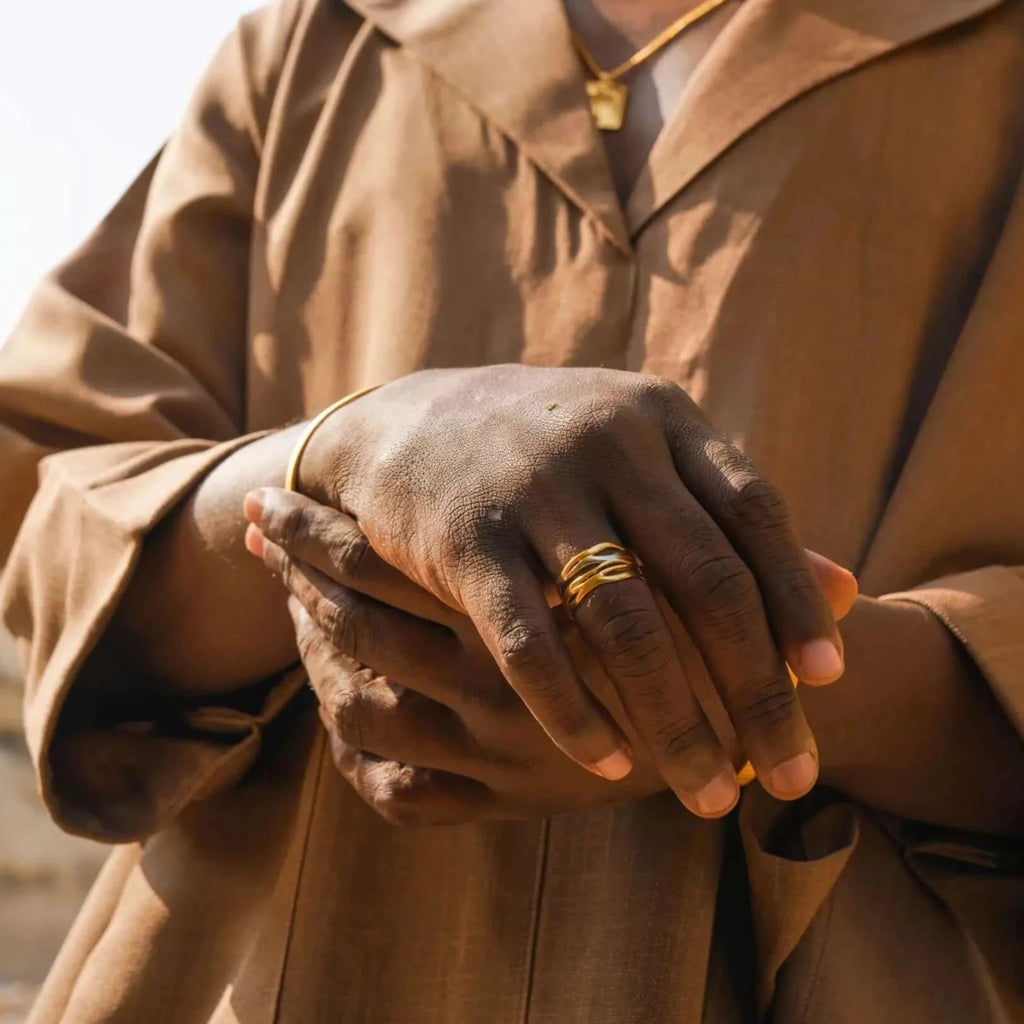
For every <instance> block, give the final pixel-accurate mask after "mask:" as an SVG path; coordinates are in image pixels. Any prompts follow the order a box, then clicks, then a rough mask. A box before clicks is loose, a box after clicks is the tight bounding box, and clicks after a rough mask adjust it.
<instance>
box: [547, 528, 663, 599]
mask: <svg viewBox="0 0 1024 1024" xmlns="http://www.w3.org/2000/svg"><path fill="white" fill-rule="evenodd" d="M643 575H644V574H643V570H642V569H641V567H640V561H639V559H638V558H637V557H636V555H634V554H633V553H632V552H631V551H627V550H626V548H624V547H623V546H622V545H621V544H615V543H613V542H612V541H604V542H603V543H601V544H594V545H593V546H592V547H589V548H586V549H585V550H583V551H580V552H578V553H577V554H575V555H573V556H572V558H570V559H569V561H568V562H566V563H565V565H563V566H562V571H561V572H560V573H559V574H558V592H559V594H560V595H561V597H562V603H563V604H564V605H565V607H566V609H567V610H568V611H570V612H571V611H575V610H576V609H577V608H578V607H579V606H580V604H581V603H582V601H583V600H584V598H586V596H587V595H588V594H589V593H590V592H591V591H592V590H595V589H596V588H597V587H600V586H602V585H603V584H605V583H621V582H622V581H623V580H637V579H643Z"/></svg>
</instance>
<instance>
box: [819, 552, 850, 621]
mask: <svg viewBox="0 0 1024 1024" xmlns="http://www.w3.org/2000/svg"><path fill="white" fill-rule="evenodd" d="M807 558H808V559H809V560H810V563H811V568H812V569H813V570H814V575H815V576H816V577H817V580H818V582H819V583H820V584H821V589H822V590H824V591H825V597H826V598H827V599H828V603H829V607H830V608H831V609H832V614H833V615H834V616H835V618H836V621H837V622H838V621H839V620H840V619H841V618H843V617H844V616H845V615H847V614H848V613H849V611H850V609H851V608H852V607H853V602H854V601H856V600H857V590H858V588H857V577H856V576H854V575H853V573H852V572H850V571H849V570H848V569H844V568H843V567H842V566H841V565H836V563H835V562H833V561H832V560H831V559H829V558H826V557H825V556H824V555H819V554H818V553H817V552H816V551H811V550H810V549H808V550H807Z"/></svg>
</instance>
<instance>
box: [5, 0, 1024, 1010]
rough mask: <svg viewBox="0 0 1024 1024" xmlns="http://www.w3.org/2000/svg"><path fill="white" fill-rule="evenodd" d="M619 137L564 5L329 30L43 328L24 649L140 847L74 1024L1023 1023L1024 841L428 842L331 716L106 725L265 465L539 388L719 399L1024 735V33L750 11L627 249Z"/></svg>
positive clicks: (722, 39)
mask: <svg viewBox="0 0 1024 1024" xmlns="http://www.w3.org/2000/svg"><path fill="white" fill-rule="evenodd" d="M585 102H586V101H585V97H584V92H583V87H582V78H581V71H580V67H579V64H578V61H577V59H576V58H575V56H574V54H573V52H572V48H571V45H570V41H569V35H568V28H567V24H566V21H565V17H564V14H563V12H562V9H561V6H560V4H559V3H558V0H533V2H532V3H530V4H529V5H523V4H516V3H510V2H497V0H492V2H485V0H356V2H353V3H350V4H349V5H348V6H347V7H346V6H343V5H342V4H341V3H340V2H333V0H285V2H283V3H281V4H279V5H276V6H273V7H271V8H268V9H267V10H265V11H262V12H260V13H257V14H255V15H253V16H250V17H248V18H246V19H245V20H244V21H243V22H242V24H241V26H240V28H239V30H238V32H237V33H236V34H235V35H233V36H232V38H231V39H230V40H229V41H228V42H227V43H226V44H225V46H224V48H223V49H222V50H221V51H220V53H219V54H218V56H217V57H216V59H215V60H214V62H213V64H212V65H211V67H210V69H209V71H208V73H207V74H206V76H205V77H204V79H203V81H202V83H201V84H200V86H199V88H198V91H197V93H196V95H195V98H194V100H193V103H192V105H191V107H190V108H189V111H188V113H187V115H186V117H185V119H184V122H183V124H182V125H181V127H180V129H179V130H178V132H177V133H176V134H175V135H174V137H173V138H172V139H171V140H170V141H169V142H168V144H167V146H166V147H165V149H164V150H163V151H162V153H161V155H160V156H159V158H158V159H157V160H156V161H155V162H154V163H153V164H152V165H151V166H150V167H149V168H148V169H147V170H146V172H145V173H144V174H143V176H142V177H141V178H140V179H139V181H138V182H137V183H136V184H135V185H134V186H133V188H132V189H131V190H130V191H129V192H128V193H127V194H126V195H125V197H124V199H123V200H122V201H121V202H120V203H119V204H118V206H117V207H116V208H115V209H114V211H113V212H112V213H111V214H110V216H109V217H108V218H107V219H106V221H104V223H103V224H102V225H101V226H100V228H99V229H98V230H97V232H96V233H95V234H94V235H93V237H92V238H91V239H89V241H88V242H87V243H86V244H85V246H84V247H83V248H82V249H81V250H79V251H78V252H77V253H76V254H74V255H73V256H72V257H71V258H70V259H69V260H68V261H67V262H66V263H65V264H64V265H63V266H62V267H60V268H59V269H58V270H57V271H56V272H55V273H54V274H53V275H52V276H51V277H50V278H49V279H48V280H47V281H45V282H44V283H43V284H42V285H41V286H40V287H39V290H38V292H37V293H36V295H35V297H34V298H33V300H32V302H31V304H30V306H29V308H28V310H27V312H26V314H25V317H24V319H23V321H22V322H21V324H20V326H19V327H18V329H17V331H16V333H15V335H14V337H13V338H12V340H11V341H10V342H9V344H8V345H7V346H6V347H5V348H4V349H3V351H2V353H0V473H2V477H0V483H2V491H0V493H2V494H3V499H2V500H3V505H2V517H0V557H3V555H4V554H6V552H7V549H8V547H9V545H10V544H11V543H12V542H13V549H12V550H11V553H10V557H9V560H8V565H7V570H6V574H5V579H4V590H3V606H4V610H5V618H6V621H7V622H8V624H9V626H10V628H11V630H12V631H13V632H14V634H15V635H16V636H17V637H18V638H19V640H20V644H21V649H22V652H23V654H24V657H25V664H26V675H27V683H28V695H27V703H26V724H27V730H28V736H29V741H30V744H31V747H32V750H33V754H34V756H35V758H36V761H37V765H38V768H39V775H40V783H41V788H42V792H43V795H44V798H45V800H46V801H47V804H48V806H49V807H50V809H51V811H52V812H53V814H54V815H55V817H56V818H57V820H58V821H59V822H60V823H61V824H62V825H64V826H65V827H66V828H68V829H70V830H72V831H76V832H80V833H84V834H88V835H94V836H99V837H102V838H106V839H109V840H112V841H116V842H121V843H124V844H125V845H122V846H120V847H119V848H118V849H117V850H116V851H115V852H114V853H113V855H112V857H111V860H110V861H109V863H108V865H107V867H106V869H105V871H104V872H103V875H102V876H101V878H100V880H99V882H98V883H97V886H96V888H95V890H94V892H93V894H92V896H91V897H90V899H89V902H88V904H87V906H86V907H85V909H84V910H83V912H82V915H81V917H80V919H79V921H78V923H77V924H76V926H75V928H74V930H73V932H72V934H71V936H70V937H69V939H68V942H67V944H66V946H65V948H64V950H63V952H62V953H61V955H60V957H59V959H58V961H57V963H56V965H55V967H54V970H53V972H52V974H51V976H50V979H49V981H48V982H47V985H46V987H45V989H44V991H43V994H42V997H41V1001H40V1004H39V1006H38V1007H37V1009H36V1012H35V1016H34V1017H33V1020H34V1021H35V1022H36V1024H44V1022H45V1024H50V1022H54V1024H55V1022H57V1021H62V1022H65V1024H85V1022H90V1024H91V1022H99V1021H117V1022H121V1021H143V1022H145V1024H159V1022H165V1021H166V1022H175V1024H199V1022H218V1024H220V1022H228V1021H237V1022H240V1024H263V1022H268V1024H269V1022H271V1021H279V1022H283V1024H317V1022H329V1021H330V1022H335V1021H342V1022H346V1024H348V1022H353V1024H355V1022H366V1024H371V1022H372V1024H627V1022H638V1024H641V1022H642V1024H669V1022H687V1024H689V1022H697V1021H700V1020H702V1018H703V1020H705V1021H707V1022H708V1024H732V1022H734V1021H744V1020H751V1019H753V1018H754V1017H755V1016H756V1015H758V1014H762V1015H767V1016H769V1017H771V1019H774V1020H775V1021H778V1022H780V1024H798V1022H805V1021H806V1022H812V1024H818V1022H828V1024H864V1022H869V1021H870V1022H876V1021H877V1022H885V1021H899V1022H901V1024H937V1022H940V1024H942V1022H949V1024H966V1022H971V1024H976V1022H977V1024H986V1022H992V1024H996V1022H1000V1024H1002V1022H1007V1021H1020V1020H1024V855H1022V852H1021V850H1020V847H1019V845H1017V846H1015V845H1013V844H1012V843H1011V842H1010V841H1009V840H1001V839H1000V838H999V837H990V838H988V839H983V838H982V837H979V836H971V835H952V834H950V833H949V832H948V831H942V830H938V829H933V828H929V827H928V826H926V825H914V826H911V825H910V824H909V823H905V822H894V821H891V820H884V819H882V818H880V817H879V816H878V815H876V814H874V813H873V812H871V811H870V809H867V808H864V807H861V806H858V805H857V804H855V803H854V802H852V801H850V800H848V799H847V798H845V797H844V796H843V795H842V794H839V793H834V792H830V791H827V790H822V791H819V792H817V793H815V794H812V796H810V797H808V798H805V799H804V800H803V801H800V802H799V803H798V804H796V805H794V806H783V805H781V804H776V803H774V802H773V801H771V800H769V799H768V798H767V797H766V796H765V795H764V794H763V792H761V791H760V790H759V789H758V788H757V787H756V786H755V787H751V788H750V789H749V790H747V791H746V792H745V795H744V797H743V801H742V806H741V809H740V812H739V815H738V824H739V827H738V832H737V830H736V821H735V819H733V820H732V821H730V822H727V823H725V824H723V823H717V822H706V821H699V820H697V819H694V818H692V817H690V816H689V815H688V814H687V813H686V812H685V811H684V810H683V808H682V807H680V806H679V805H678V804H677V803H676V802H674V801H673V800H672V799H670V798H668V797H665V796H656V797H653V798H651V799H648V800H644V801H641V802H639V803H635V804H628V805H623V806H619V807H615V808H609V809H599V810H591V811H587V812H585V813H580V814H575V815H569V816H566V817H563V818H557V819H553V820H551V821H545V822H534V823H508V824H502V823H497V824H495V823H490V824H481V825H471V826H465V827H459V828H455V829H438V830H420V831H403V830H395V829H391V828H389V827H387V826H385V825H384V824H382V823H381V822H380V821H379V820H378V819H377V818H375V817H374V815H373V814H372V813H371V812H370V811H369V810H367V809H366V808H365V807H364V806H363V805H362V804H361V803H360V802H359V801H358V799H357V798H356V797H355V796H354V795H353V794H352V793H351V792H350V791H349V790H348V788H347V787H346V785H345V783H344V782H343V781H342V780H341V779H340V778H339V777H338V776H337V775H336V773H335V772H333V770H331V768H330V765H329V760H328V759H327V758H326V757H325V754H324V750H323V744H322V739H321V738H320V733H319V730H317V728H316V723H315V715H313V714H312V713H311V708H310V703H309V701H308V699H307V698H305V697H302V696H298V693H299V691H300V690H301V689H302V684H303V679H302V676H301V674H300V673H299V672H294V673H292V674H290V675H289V676H287V677H285V678H284V679H283V680H281V681H280V682H279V683H278V684H277V685H275V686H273V687H271V688H269V690H268V691H267V694H268V695H267V696H266V697H265V701H264V703H263V704H262V706H258V707H255V708H254V707H250V706H245V705H244V704H243V703H241V702H240V703H237V704H236V705H235V706H231V707H195V706H188V707H169V708H165V709H163V710H162V711H161V712H160V713H158V714H152V715H149V716H148V717H146V718H143V720H139V719H140V715H139V712H138V710H137V709H136V708H133V707H127V706H126V707H124V708H113V709H110V708H106V709H93V713H91V714H83V713H82V709H81V708H79V709H78V712H77V713H76V714H73V715H72V714H69V715H66V716H65V718H64V719H63V720H62V719H61V717H60V716H61V713H62V710H63V709H65V708H66V707H67V706H68V705H67V702H68V700H69V697H70V698H71V699H72V701H73V698H74V694H75V689H74V688H75V684H76V681H78V680H79V679H80V675H81V670H82V666H83V663H84V662H85V659H86V657H87V656H88V654H89V652H90V651H91V650H92V649H93V647H94V646H95V644H96V641H97V638H98V637H99V636H101V635H102V632H103V629H104V626H105V624H106V622H107V621H108V619H109V617H110V615H111V612H112V610H113V608H115V607H116V605H117V601H118V599H119V595H121V594H122V593H123V591H124V589H125V586H126V584H127V581H128V580H129V578H130V576H131V573H132V569H133V565H134V564H135V561H136V559H137V556H138V552H139V548H140V545H141V544H142V542H143V540H144V538H145V536H146V534H147V532H148V531H149V530H151V529H152V528H153V527H154V525H155V524H157V523H159V521H160V520H161V518H162V517H163V516H165V515H166V514H167V512H168V510H169V509H170V508H172V507H173V506H174V504H175V503H176V502H177V501H178V500H179V499H180V498H181V496H182V495H184V494H186V493H187V492H188V491H189V489H190V488H191V487H193V486H194V484H195V482H196V480H197V479H198V478H199V477H200V476H201V475H202V474H203V473H204V472H206V471H207V470H208V469H209V467H210V466H211V465H213V464H215V463H216V462H217V461H218V460H220V459H222V458H224V457H225V455H226V454H228V453H229V452H231V451H232V450H234V448H235V447H237V446H238V445H239V444H244V443H245V442H246V441H247V440H248V439H249V438H250V437H251V436H252V435H253V433H254V432H258V431H261V430H264V429H269V428H274V427H277V426H279V425H281V424H284V423H286V422H289V421H292V420H294V419H296V418H297V417H301V416H303V415H306V414H309V413H311V412H313V411H316V410H318V409H319V408H321V407H323V406H324V405H325V404H326V403H328V402H329V401H330V400H332V399H334V398H336V397H337V396H339V395H341V394H344V393H346V392H348V391H350V390H354V389H356V388H358V387H361V386H363V385H366V384H369V383H373V382H379V381H383V380H387V379H389V378H394V377H396V376H398V375H401V374H405V373H407V372H409V371H411V370H414V369H417V368H419V367H425V366H452V365H462V364H483V363H494V362H503V361H526V362H533V363H543V364H558V365H594V364H602V365H608V366H617V367H625V368H627V369H631V370H638V371H639V370H643V371H646V372H652V373H658V374H663V375H665V376H667V377H670V378H672V379H673V380H675V381H677V382H678V383H679V384H680V385H682V386H683V387H684V388H686V389H687V390H688V391H689V392H690V394H691V395H693V396H694V398H695V399H696V400H697V401H699V402H700V404H701V405H702V406H703V408H704V409H705V410H706V412H707V415H708V416H709V417H710V419H711V420H712V422H713V423H714V424H715V425H716V427H717V428H718V429H719V430H721V431H722V432H723V433H725V434H726V435H728V436H729V437H730V438H732V439H734V440H736V441H737V442H739V443H740V444H741V445H742V446H743V447H744V448H745V449H746V450H747V451H748V452H749V453H750V454H751V455H752V456H753V457H754V459H755V461H757V462H758V463H759V465H760V466H761V468H762V469H763V470H764V471H765V472H766V473H767V475H768V476H769V477H770V478H771V479H773V480H774V481H775V482H776V483H777V484H778V486H779V487H780V489H781V490H782V492H783V494H784V495H785V496H786V497H787V499H788V501H789V503H790V505H791V507H792V508H793V510H794V513H795V516H796V519H797V522H798V526H799V529H800V532H801V536H802V538H803V540H804V542H805V543H806V544H807V545H808V546H809V547H812V548H814V549H816V550H818V551H821V552H823V553H825V554H827V555H829V556H831V557H832V558H834V559H835V560H837V561H839V562H841V563H843V564H846V565H849V566H851V567H853V568H855V569H856V570H857V572H858V574H859V577H860V580H861V584H862V588H863V589H864V591H865V592H867V593H869V594H872V595H893V594H897V593H901V592H905V591H907V590H910V589H912V593H911V594H910V595H909V596H910V597H911V599H913V600H917V601H920V602H922V603H923V604H925V605H926V606H928V607H930V608H931V609H933V611H935V613H936V614H938V615H939V616H941V617H942V618H943V620H944V621H946V623H947V624H948V625H949V626H950V628H951V629H952V630H954V632H955V633H956V635H957V636H958V637H960V638H961V640H962V641H963V643H964V645H965V647H966V649H967V650H968V652H969V653H970V654H971V656H972V657H973V658H974V660H975V661H976V663H977V665H978V666H979V668H980V670H981V673H982V674H983V675H984V678H985V679H986V680H987V681H988V683H989V685H990V686H991V687H992V689H993V691H994V693H995V694H996V696H997V697H998V699H999V700H1000V701H1001V702H1002V704H1003V706H1004V707H1005V709H1006V712H1007V714H1008V716H1009V717H1010V719H1011V720H1012V721H1013V722H1014V723H1015V725H1016V726H1017V728H1018V729H1019V730H1020V731H1021V732H1022V733H1024V474H1022V472H1021V470H1022V465H1021V462H1022V459H1021V454H1022V451H1024V412H1022V409H1021V393H1022V384H1024V285H1022V276H1021V275H1022V269H1024V184H1022V167H1024V116H1022V114H1024V3H1022V2H1021V0H1003V2H1001V3H1000V2H997V0H745V2H744V3H743V5H742V6H741V7H740V9H739V11H738V12H737V13H736V15H735V16H734V18H733V19H732V20H731V21H730V23H729V24H728V26H727V27H726V28H725V29H724V30H723V32H722V33H721V35H720V36H719V37H718V38H717V39H716V40H715V42H714V43H713V45H712V46H711V49H710V50H709V51H708V53H707V55H706V57H705V59H704V60H703V61H702V63H701V65H700V66H699V68H698V69H697V71H696V72H695V74H694V75H693V77H692V78H691V80H690V81H689V83H688V85H687V87H686V89H685V93H684V95H683V96H682V97H681V100H680V103H679V106H678V109H677V110H676V111H675V113H674V114H673V115H672V116H671V118H670V119H669V121H668V124H667V125H666V128H665V130H664V132H663V134H662V136H661V137H660V138H659V139H658V141H657V143H656V145H655V147H654V150H653V152H652V153H651V155H650V158H649V161H648V163H647V165H646V167H645V169H644V171H643V173H642V174H641V176H640V179H639V181H638V182H637V185H636V187H635V189H634V190H633V193H632V195H631V196H630V197H629V199H628V201H627V202H626V203H625V204H624V205H623V204H620V203H619V201H618V200H617V198H616V194H615V191H614V189H613V187H612V183H611V178H610V175H609V171H608V167H607V163H606V159H605V157H604V154H603V150H602V147H601V144H600V142H599V140H598V138H597V137H596V134H595V131H594V129H593V127H592V125H591V122H590V119H589V114H588V112H587V109H586V106H585ZM40 460H43V461H42V464H41V472H40V474H39V480H38V484H37V466H38V465H39V463H40ZM33 495H34V498H33ZM30 502H31V505H30ZM26 510H27V512H26ZM23 520H24V521H23ZM22 521H23V522H22ZM19 526H20V532H18V531H19ZM16 532H17V538H16V539H14V535H15V533H16ZM904 596H908V595H906V594H904ZM181 642H182V643H187V642H188V638H187V637H182V638H181ZM136 683H137V686H138V688H139V692H140V693H143V694H144V693H145V692H146V680H144V679H140V680H137V681H136ZM86 710H88V709H86ZM912 727H913V723H912V722H908V728H912ZM71 748H74V749H75V751H76V752H77V756H76V758H75V761H76V763H79V764H81V763H82V757H83V752H84V757H85V761H86V763H87V764H94V765H96V766H97V771H96V772H95V775H93V774H92V773H90V772H84V773H71V772H68V771H67V770H66V763H67V761H68V758H67V757H65V756H64V755H62V751H65V752H66V751H67V750H68V749H71ZM935 770H936V771H943V770H954V771H955V770H956V766H955V765H949V766H943V765H937V766H935ZM1022 785H1024V780H1022ZM737 835H738V837H739V838H738V839H737ZM720 881H721V882H722V884H721V885H720V884H719V883H720ZM716 894H718V895H717V897H716ZM716 898H720V904H721V905H720V907H719V912H718V913H717V914H716ZM748 901H749V911H747V910H745V908H744V904H745V903H746V902H748ZM746 913H749V921H748V923H747V925H746V926H745V927H744V926H743V925H742V922H743V920H744V915H745V914H746ZM716 920H717V921H718V923H719V924H718V927H717V928H716V927H715V922H716ZM737 922H741V924H740V925H737ZM748 946H749V947H750V949H747V947H748ZM747 953H750V959H749V962H748V960H747ZM755 953H756V955H755ZM748 987H749V988H750V991H749V992H748ZM755 1004H756V1009H755Z"/></svg>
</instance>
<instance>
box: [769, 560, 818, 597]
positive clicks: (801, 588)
mask: <svg viewBox="0 0 1024 1024" xmlns="http://www.w3.org/2000/svg"><path fill="white" fill-rule="evenodd" d="M776 585H777V586H778V587H779V589H780V590H781V592H782V596H783V598H784V599H788V600H790V601H794V602H799V603H800V604H806V603H808V602H813V601H817V600H819V599H820V597H821V588H820V587H819V585H818V581H817V580H816V579H815V577H814V573H812V572H811V571H810V570H809V569H805V568H804V567H803V566H791V567H789V568H786V569H783V570H782V571H781V572H780V573H779V579H778V583H777V584H776Z"/></svg>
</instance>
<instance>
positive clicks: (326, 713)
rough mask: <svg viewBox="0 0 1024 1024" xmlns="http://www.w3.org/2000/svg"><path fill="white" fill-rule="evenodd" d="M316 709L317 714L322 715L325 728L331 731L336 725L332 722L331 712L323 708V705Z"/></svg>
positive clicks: (321, 718) (321, 719)
mask: <svg viewBox="0 0 1024 1024" xmlns="http://www.w3.org/2000/svg"><path fill="white" fill-rule="evenodd" d="M316 709H317V713H318V714H319V715H320V721H321V722H323V725H324V728H325V729H327V730H330V728H331V726H332V725H333V724H334V723H333V722H332V721H331V714H330V712H329V711H328V710H327V708H325V707H324V706H323V704H317V706H316Z"/></svg>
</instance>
